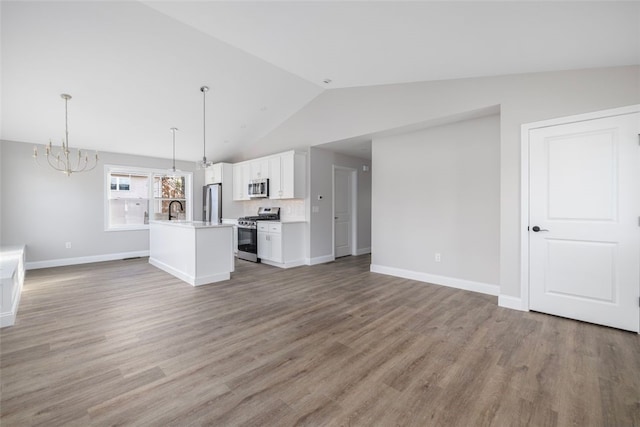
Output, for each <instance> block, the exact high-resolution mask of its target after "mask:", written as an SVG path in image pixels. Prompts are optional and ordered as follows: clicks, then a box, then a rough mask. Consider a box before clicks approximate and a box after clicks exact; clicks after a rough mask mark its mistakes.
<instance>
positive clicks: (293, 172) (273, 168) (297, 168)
mask: <svg viewBox="0 0 640 427" xmlns="http://www.w3.org/2000/svg"><path fill="white" fill-rule="evenodd" d="M306 166H307V162H306V156H305V155H304V154H301V153H296V152H295V151H287V152H286V153H282V154H278V155H275V156H272V157H271V158H269V173H270V176H269V198H270V199H303V198H304V197H305V190H306V184H307V183H306Z"/></svg>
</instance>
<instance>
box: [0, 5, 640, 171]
mask: <svg viewBox="0 0 640 427" xmlns="http://www.w3.org/2000/svg"><path fill="white" fill-rule="evenodd" d="M0 15H1V25H2V28H1V38H2V40H1V43H2V45H1V47H2V53H1V60H2V63H1V64H2V76H1V84H2V93H1V97H2V113H1V117H2V129H1V134H0V137H1V138H2V139H6V140H12V141H20V142H26V143H32V144H42V143H46V142H47V141H48V140H49V139H50V138H53V139H54V142H56V141H59V140H60V138H61V137H62V135H63V132H64V103H63V101H62V99H60V97H59V95H60V94H61V93H63V92H66V93H70V94H71V95H72V96H73V99H72V100H71V101H70V102H69V132H70V143H71V146H75V147H77V146H82V147H83V148H88V149H97V150H101V151H111V152H119V153H129V154H139V155H147V156H154V157H164V158H170V157H171V152H172V151H171V134H170V132H169V130H168V129H169V128H170V127H174V126H175V127H177V128H179V129H180V132H178V134H177V137H176V145H177V148H176V156H177V158H179V159H182V160H192V161H195V160H198V159H199V158H200V157H202V151H203V129H202V128H203V112H202V93H201V92H200V90H199V88H200V86H202V85H207V86H209V87H211V90H210V91H209V93H208V94H207V118H206V120H207V121H206V129H207V141H206V144H207V156H208V157H209V158H210V159H213V160H216V161H219V160H239V159H242V158H243V156H244V154H243V153H245V152H247V151H249V150H250V148H251V147H252V146H253V145H255V144H260V141H261V139H262V138H263V137H265V136H266V135H268V134H269V133H270V132H272V131H273V130H275V129H276V128H280V129H282V127H285V128H286V126H287V119H288V118H289V117H291V116H292V115H293V114H294V113H296V112H298V111H300V110H301V109H304V108H305V106H307V105H308V104H309V103H312V102H313V100H314V99H315V98H316V97H317V96H318V95H319V94H320V93H322V92H323V91H324V90H340V89H341V88H348V87H355V86H370V85H380V84H395V83H405V82H413V81H428V80H441V79H454V78H465V77H479V76H489V75H503V74H514V73H528V72H541V71H551V70H565V69H577V68H592V67H606V66H622V65H633V64H638V63H640V3H639V2H614V1H606V2H525V1H509V2H484V1H472V2H429V1H410V2H395V1H394V2H382V1H371V2H366V1H344V2H340V1H315V2H313V1H310V2H307V1H290V2H271V1H258V2H244V1H242V2H222V1H195V2H186V1H157V2H156V1H145V2H138V1H120V2H58V1H45V2H31V1H15V2H12V1H2V3H0ZM325 79H330V80H331V82H330V83H325V82H324V80H325ZM366 139H367V138H366V136H363V138H356V139H354V140H352V141H343V143H340V144H337V143H334V144H333V145H332V146H331V148H332V149H338V150H339V149H340V146H341V145H345V144H346V145H348V144H349V143H351V144H356V145H357V147H356V149H357V150H360V151H361V152H362V153H363V156H365V157H366V156H368V154H367V153H365V151H366V149H364V150H363V147H365V148H366ZM300 144H301V145H304V141H300ZM291 148H294V147H291ZM353 148H354V147H352V149H351V153H353V152H354V151H353ZM356 153H357V151H356Z"/></svg>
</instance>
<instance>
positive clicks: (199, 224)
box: [149, 220, 233, 228]
mask: <svg viewBox="0 0 640 427" xmlns="http://www.w3.org/2000/svg"><path fill="white" fill-rule="evenodd" d="M149 223H150V224H159V225H171V226H174V227H183V228H221V227H233V225H232V224H216V223H211V222H204V221H186V220H172V221H168V220H162V221H149Z"/></svg>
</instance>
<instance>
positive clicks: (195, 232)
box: [149, 220, 235, 286]
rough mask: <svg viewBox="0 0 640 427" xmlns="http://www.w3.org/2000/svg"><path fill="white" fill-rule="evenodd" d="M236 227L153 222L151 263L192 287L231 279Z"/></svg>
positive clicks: (205, 223)
mask: <svg viewBox="0 0 640 427" xmlns="http://www.w3.org/2000/svg"><path fill="white" fill-rule="evenodd" d="M234 261H235V260H234V256H233V226H232V225H230V224H215V223H214V224H212V223H210V222H203V221H180V220H175V221H150V224H149V263H150V264H151V265H154V266H156V267H158V268H159V269H161V270H164V271H166V272H167V273H169V274H173V275H174V276H176V277H177V278H179V279H181V280H184V281H185V282H187V283H189V284H190V285H192V286H200V285H204V284H207V283H215V282H220V281H222V280H229V279H230V278H231V272H233V271H234V269H235V267H234Z"/></svg>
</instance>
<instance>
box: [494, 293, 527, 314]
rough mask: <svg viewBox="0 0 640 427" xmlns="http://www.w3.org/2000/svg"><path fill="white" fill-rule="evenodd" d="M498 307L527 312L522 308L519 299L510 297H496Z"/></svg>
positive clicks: (522, 305)
mask: <svg viewBox="0 0 640 427" xmlns="http://www.w3.org/2000/svg"><path fill="white" fill-rule="evenodd" d="M498 305H499V306H500V307H504V308H510V309H512V310H520V311H529V309H528V308H526V307H524V304H523V302H522V299H521V298H517V297H512V296H509V295H498Z"/></svg>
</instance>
